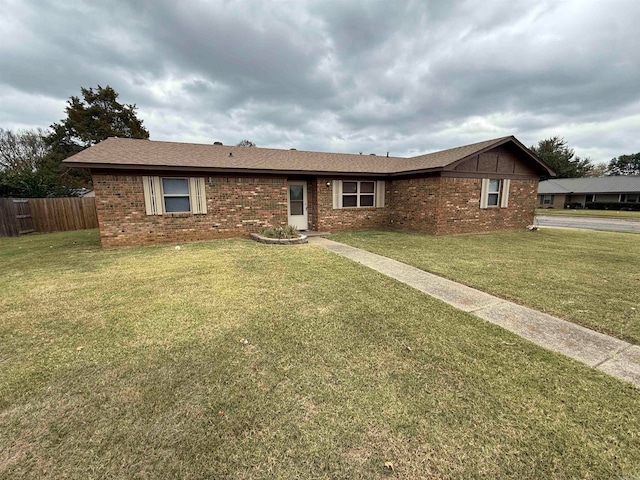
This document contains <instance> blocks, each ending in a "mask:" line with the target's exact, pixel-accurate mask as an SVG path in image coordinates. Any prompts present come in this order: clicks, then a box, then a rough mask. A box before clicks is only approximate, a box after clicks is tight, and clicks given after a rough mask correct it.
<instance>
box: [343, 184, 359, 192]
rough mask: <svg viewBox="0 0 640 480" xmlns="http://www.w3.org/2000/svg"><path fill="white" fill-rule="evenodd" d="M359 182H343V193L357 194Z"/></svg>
mask: <svg viewBox="0 0 640 480" xmlns="http://www.w3.org/2000/svg"><path fill="white" fill-rule="evenodd" d="M357 192H358V182H342V193H357Z"/></svg>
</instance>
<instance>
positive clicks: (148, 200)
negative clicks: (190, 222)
mask: <svg viewBox="0 0 640 480" xmlns="http://www.w3.org/2000/svg"><path fill="white" fill-rule="evenodd" d="M142 186H143V190H144V203H145V208H146V211H147V215H163V214H165V213H193V214H205V213H207V196H206V190H205V183H204V178H195V177H190V178H174V177H164V178H161V177H147V176H145V177H142Z"/></svg>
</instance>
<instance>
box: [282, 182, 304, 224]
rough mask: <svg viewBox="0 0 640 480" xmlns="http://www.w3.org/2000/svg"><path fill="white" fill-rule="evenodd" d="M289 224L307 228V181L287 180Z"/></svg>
mask: <svg viewBox="0 0 640 480" xmlns="http://www.w3.org/2000/svg"><path fill="white" fill-rule="evenodd" d="M287 200H288V208H287V210H288V212H289V225H291V226H292V227H296V228H297V229H298V230H307V228H309V225H308V222H307V182H287Z"/></svg>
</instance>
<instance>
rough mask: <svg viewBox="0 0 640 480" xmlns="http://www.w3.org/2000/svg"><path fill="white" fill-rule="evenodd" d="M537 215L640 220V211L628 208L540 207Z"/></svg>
mask: <svg viewBox="0 0 640 480" xmlns="http://www.w3.org/2000/svg"><path fill="white" fill-rule="evenodd" d="M536 215H562V216H566V217H596V218H598V217H601V218H619V219H621V220H638V221H640V212H635V211H628V210H576V209H568V208H567V209H562V210H559V209H555V208H539V209H537V210H536Z"/></svg>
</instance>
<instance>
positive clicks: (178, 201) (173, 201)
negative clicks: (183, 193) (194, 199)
mask: <svg viewBox="0 0 640 480" xmlns="http://www.w3.org/2000/svg"><path fill="white" fill-rule="evenodd" d="M164 211H165V212H167V213H171V212H189V211H191V208H190V205H189V197H164Z"/></svg>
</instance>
